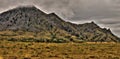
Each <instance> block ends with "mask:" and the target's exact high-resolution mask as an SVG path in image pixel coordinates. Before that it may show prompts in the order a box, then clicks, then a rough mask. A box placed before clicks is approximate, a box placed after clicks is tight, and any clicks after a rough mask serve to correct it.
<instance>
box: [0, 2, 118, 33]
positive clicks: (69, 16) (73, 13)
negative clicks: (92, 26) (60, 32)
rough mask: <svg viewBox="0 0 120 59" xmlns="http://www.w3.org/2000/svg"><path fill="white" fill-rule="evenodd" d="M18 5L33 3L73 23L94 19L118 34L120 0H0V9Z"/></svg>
mask: <svg viewBox="0 0 120 59" xmlns="http://www.w3.org/2000/svg"><path fill="white" fill-rule="evenodd" d="M18 5H35V6H37V7H39V8H40V9H41V10H44V11H45V12H47V13H51V12H55V13H56V14H58V15H59V16H60V17H61V18H63V19H65V20H67V21H71V22H73V23H84V22H88V21H95V22H97V23H98V24H99V25H100V26H102V27H108V28H111V29H112V30H113V32H115V33H116V34H120V29H118V28H117V29H116V30H115V29H114V28H115V27H119V26H118V25H119V23H120V0H0V11H4V10H8V9H10V8H13V7H16V6H18Z"/></svg>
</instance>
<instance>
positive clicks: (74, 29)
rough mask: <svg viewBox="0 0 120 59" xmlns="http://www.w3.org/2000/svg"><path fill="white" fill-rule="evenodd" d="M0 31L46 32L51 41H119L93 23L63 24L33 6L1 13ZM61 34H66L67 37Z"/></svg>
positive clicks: (52, 14) (106, 30)
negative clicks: (50, 36) (58, 38)
mask: <svg viewBox="0 0 120 59" xmlns="http://www.w3.org/2000/svg"><path fill="white" fill-rule="evenodd" d="M0 30H1V31H5V30H12V31H18V30H21V31H28V32H35V33H39V32H45V33H46V32H48V33H49V34H50V35H53V36H54V37H52V39H55V38H57V37H59V36H60V35H61V37H63V38H66V37H69V36H70V38H71V37H73V36H74V37H75V38H74V39H77V40H82V41H92V42H98V41H99V42H110V41H114V42H119V41H120V39H119V38H118V37H116V36H115V35H114V34H112V32H111V31H110V30H109V29H103V28H100V27H99V26H98V25H97V24H95V23H94V22H91V23H85V24H73V23H70V22H65V21H63V20H62V19H61V18H60V17H59V16H57V15H56V14H55V13H50V14H46V13H44V12H42V11H41V10H39V9H38V8H36V7H34V6H28V7H17V8H14V9H12V10H8V11H6V12H3V13H1V14H0ZM46 34H47V33H46ZM62 34H66V35H67V36H65V35H62ZM57 35H58V36H57ZM43 36H44V35H43ZM55 36H56V37H55ZM70 38H69V39H67V40H69V41H73V38H72V39H70Z"/></svg>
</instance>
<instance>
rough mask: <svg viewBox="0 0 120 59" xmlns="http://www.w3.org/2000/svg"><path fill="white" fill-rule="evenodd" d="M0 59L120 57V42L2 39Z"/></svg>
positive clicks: (118, 58) (108, 58) (111, 58)
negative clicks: (47, 41) (53, 41)
mask: <svg viewBox="0 0 120 59" xmlns="http://www.w3.org/2000/svg"><path fill="white" fill-rule="evenodd" d="M0 59H120V43H107V42H105V43H100V42H98V43H95V42H94V43H91V42H87V43H37V42H12V41H6V40H1V41H0Z"/></svg>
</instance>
